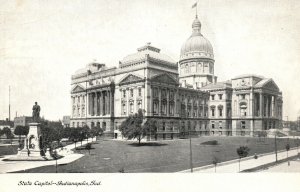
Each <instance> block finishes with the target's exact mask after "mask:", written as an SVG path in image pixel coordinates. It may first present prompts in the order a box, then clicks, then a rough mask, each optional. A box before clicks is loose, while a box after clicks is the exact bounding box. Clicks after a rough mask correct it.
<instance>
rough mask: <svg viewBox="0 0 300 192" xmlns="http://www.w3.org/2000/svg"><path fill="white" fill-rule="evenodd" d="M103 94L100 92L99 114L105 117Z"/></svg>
mask: <svg viewBox="0 0 300 192" xmlns="http://www.w3.org/2000/svg"><path fill="white" fill-rule="evenodd" d="M102 97H103V92H102V91H99V113H100V115H103V98H102Z"/></svg>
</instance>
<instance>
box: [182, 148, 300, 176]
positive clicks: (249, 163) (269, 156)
mask: <svg viewBox="0 0 300 192" xmlns="http://www.w3.org/2000/svg"><path fill="white" fill-rule="evenodd" d="M299 151H300V150H299ZM297 154H298V152H297V148H293V149H291V150H290V151H289V157H291V156H296V155H297ZM286 158H287V153H286V151H285V150H284V151H279V152H278V153H277V160H282V159H286ZM274 161H275V152H272V153H266V154H260V155H258V158H257V159H254V157H253V156H250V157H247V158H243V159H242V160H241V164H240V171H243V170H247V169H252V168H255V167H258V166H261V165H265V164H268V163H272V162H274ZM240 171H239V160H238V159H235V160H231V161H226V162H222V163H218V164H217V168H216V172H217V173H238V172H240ZM189 172H191V170H190V169H187V170H183V171H180V173H189ZM193 172H194V173H214V172H215V166H214V165H206V166H203V167H197V168H194V169H193Z"/></svg>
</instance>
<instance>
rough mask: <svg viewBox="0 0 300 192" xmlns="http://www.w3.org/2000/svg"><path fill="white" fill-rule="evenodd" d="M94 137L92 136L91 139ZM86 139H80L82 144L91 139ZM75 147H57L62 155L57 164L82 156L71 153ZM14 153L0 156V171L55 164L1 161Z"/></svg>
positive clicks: (50, 162)
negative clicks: (61, 148) (62, 148)
mask: <svg viewBox="0 0 300 192" xmlns="http://www.w3.org/2000/svg"><path fill="white" fill-rule="evenodd" d="M95 140H96V139H95V138H94V139H93V141H95ZM88 141H89V142H87V140H84V141H82V145H84V144H87V143H91V142H92V139H91V138H89V140H88ZM80 145H81V142H77V144H76V147H79V146H80ZM74 148H75V144H71V145H67V146H65V147H64V150H60V149H57V152H58V154H60V155H63V156H64V157H63V158H61V159H58V160H57V164H58V165H60V164H67V163H71V162H73V161H75V160H77V159H79V158H81V157H82V156H84V155H83V154H76V153H73V152H72V151H71V150H72V149H74ZM13 156H15V155H6V156H4V157H2V158H0V173H9V172H15V171H22V170H26V169H32V168H36V167H42V166H47V165H55V164H56V161H55V160H49V161H46V160H45V161H3V160H4V159H7V158H9V157H13Z"/></svg>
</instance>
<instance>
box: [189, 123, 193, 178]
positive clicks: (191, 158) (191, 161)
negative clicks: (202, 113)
mask: <svg viewBox="0 0 300 192" xmlns="http://www.w3.org/2000/svg"><path fill="white" fill-rule="evenodd" d="M189 137H190V168H191V173H193V154H192V138H191V127H189Z"/></svg>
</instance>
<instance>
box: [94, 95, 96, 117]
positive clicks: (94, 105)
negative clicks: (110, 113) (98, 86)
mask: <svg viewBox="0 0 300 192" xmlns="http://www.w3.org/2000/svg"><path fill="white" fill-rule="evenodd" d="M94 114H95V116H97V92H94Z"/></svg>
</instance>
